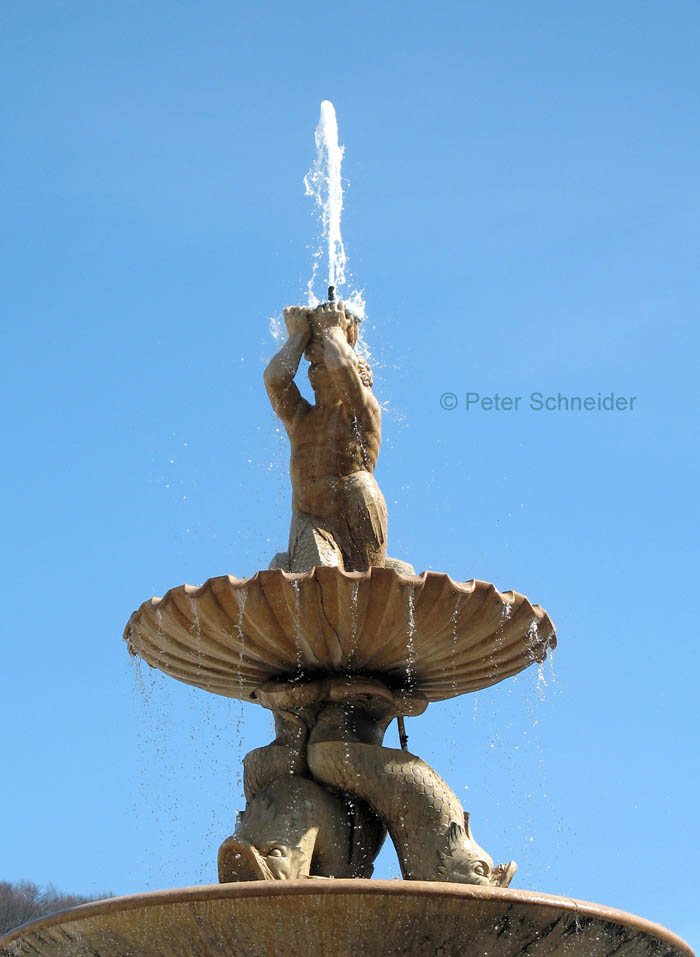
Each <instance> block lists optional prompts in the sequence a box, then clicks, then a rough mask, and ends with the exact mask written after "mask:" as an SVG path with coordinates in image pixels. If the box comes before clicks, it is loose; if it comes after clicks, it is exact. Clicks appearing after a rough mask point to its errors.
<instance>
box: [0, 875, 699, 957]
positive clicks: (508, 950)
mask: <svg viewBox="0 0 700 957" xmlns="http://www.w3.org/2000/svg"><path fill="white" fill-rule="evenodd" d="M0 953H2V955H3V957H20V955H30V954H31V955H33V957H36V955H41V957H88V955H89V957H215V955H216V957H220V955H222V954H226V955H233V954H235V955H236V957H298V955H304V957H322V955H323V957H327V955H329V954H332V955H333V957H357V955H358V954H362V955H363V957H375V955H376V957H398V955H410V957H435V955H436V954H439V955H441V957H465V955H466V957H477V955H478V957H482V955H484V954H487V955H488V957H515V955H517V954H525V953H526V954H527V955H528V957H552V955H560V957H567V955H572V957H612V955H613V954H614V955H615V957H644V955H649V957H651V955H654V957H692V954H693V952H692V950H691V949H690V947H688V945H687V944H685V943H684V941H682V940H681V939H680V938H679V937H676V936H675V935H674V934H672V933H670V932H669V931H667V930H665V929H664V928H663V927H660V926H659V925H658V924H653V923H651V922H650V921H647V920H643V919H642V918H639V917H634V916H632V915H631V914H625V913H623V912H621V911H616V910H613V909H611V908H608V907H601V906H599V905H597V904H589V903H585V902H580V901H575V900H572V899H571V898H563V897H555V896H552V895H548V894H537V893H533V892H529V891H512V890H506V889H503V888H491V887H470V886H465V885H461V884H459V885H458V884H426V883H421V882H407V881H367V880H359V879H357V880H323V879H317V880H313V879H311V880H306V881H280V882H267V881H265V882H252V883H242V884H217V885H211V886H205V887H189V888H183V889H177V890H171V891H155V892H152V893H150V894H138V895H134V896H131V897H121V898H114V899H111V900H106V901H98V902H95V903H92V904H84V905H82V906H80V907H76V908H73V909H72V910H70V911H64V912H63V914H60V915H56V916H53V917H45V918H42V919H41V920H38V921H35V922H34V923H32V924H28V925H25V927H24V929H20V930H18V931H14V932H12V933H10V934H8V935H7V936H6V937H4V938H2V939H1V940H0Z"/></svg>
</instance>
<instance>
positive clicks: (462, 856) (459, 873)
mask: <svg viewBox="0 0 700 957" xmlns="http://www.w3.org/2000/svg"><path fill="white" fill-rule="evenodd" d="M516 870H517V866H516V864H515V861H509V862H508V864H499V865H498V866H497V867H495V866H494V863H493V858H492V857H491V856H490V855H489V854H488V853H487V852H486V851H485V850H484V849H483V847H480V846H479V845H478V844H477V843H476V841H475V840H474V836H473V835H472V832H471V828H470V826H469V814H467V813H465V815H464V825H463V826H462V825H461V824H458V823H457V822H456V821H452V822H451V823H450V826H449V828H448V832H447V838H446V844H445V848H444V850H443V852H442V853H441V854H440V864H439V866H438V868H437V871H438V874H439V875H440V878H441V880H445V881H454V882H455V883H456V884H482V885H484V884H485V885H490V886H492V887H494V886H495V887H508V885H509V884H510V882H511V881H512V879H513V875H514V874H515V871H516Z"/></svg>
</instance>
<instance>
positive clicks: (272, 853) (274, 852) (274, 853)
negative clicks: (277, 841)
mask: <svg viewBox="0 0 700 957" xmlns="http://www.w3.org/2000/svg"><path fill="white" fill-rule="evenodd" d="M265 856H266V857H284V851H283V850H282V848H281V847H272V848H270V850H269V851H268V852H267V854H266V855H265Z"/></svg>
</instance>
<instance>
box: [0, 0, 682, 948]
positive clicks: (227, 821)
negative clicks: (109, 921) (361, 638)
mask: <svg viewBox="0 0 700 957" xmlns="http://www.w3.org/2000/svg"><path fill="white" fill-rule="evenodd" d="M699 21H700V12H699V11H698V7H697V5H695V4H691V3H684V2H678V3H674V4H671V5H667V6H666V7H665V8H664V9H663V10H662V9H661V8H660V7H659V6H658V5H657V4H651V3H645V2H641V3H639V2H637V3H631V2H627V0H621V2H618V3H615V4H609V3H601V2H592V3H591V2H588V3H585V4H584V3H579V2H574V3H570V4H555V3H548V2H536V3H534V4H517V3H514V2H496V3H488V4H487V3H471V2H467V3H462V4H453V3H436V4H431V5H430V6H428V5H418V4H414V5H406V4H396V3H389V4H385V5H383V6H382V7H381V9H377V8H376V7H375V6H374V5H370V4H369V3H367V4H365V3H352V2H350V3H347V4H344V5H343V6H342V7H341V6H340V5H338V6H335V7H334V6H329V5H326V4H319V3H300V4H294V5H292V4H281V3H271V2H265V0H263V2H262V3H260V4H258V5H251V4H246V5H245V6H243V5H237V4H235V3H219V2H206V3H201V4H195V3H193V2H190V0H188V2H178V3H164V2H159V0H153V2H151V3H149V4H146V5H144V4H141V3H136V2H130V0H122V2H120V3H111V4H110V3H102V4H95V3H87V2H75V0H73V2H59V0H57V2H52V3H51V4H41V5H39V4H34V3H25V4H4V5H3V6H2V9H1V10H0V72H1V73H2V83H3V89H4V90H5V96H4V98H3V100H4V102H3V107H2V126H3V149H2V151H1V152H0V177H1V181H2V184H3V216H2V225H1V226H0V231H1V243H2V247H1V248H2V252H1V255H0V302H1V303H2V309H1V314H0V322H1V323H2V339H3V356H4V363H3V376H2V381H1V383H0V389H1V390H2V394H3V399H4V408H5V415H4V418H3V429H4V437H3V449H4V451H5V460H4V463H5V464H4V469H3V486H4V488H3V496H2V501H3V504H4V506H5V508H4V515H3V530H4V533H5V534H4V538H5V541H6V545H5V548H4V549H3V552H4V558H3V562H4V564H5V566H6V567H5V568H4V578H5V581H6V582H7V583H8V585H9V588H8V593H7V594H6V599H5V607H4V616H3V621H4V641H3V663H4V668H3V679H4V680H3V694H2V720H1V721H0V740H1V741H2V753H3V755H4V770H5V777H6V782H7V784H6V785H5V787H4V788H3V789H2V795H1V796H0V814H1V815H2V819H3V820H4V821H5V834H4V836H3V840H2V850H1V851H0V879H8V880H15V879H20V878H29V879H33V880H36V881H39V882H44V881H53V882H54V883H55V884H56V885H57V886H58V887H60V888H61V889H63V890H66V891H74V892H83V893H99V892H100V891H105V890H106V891H112V892H114V893H130V892H136V891H142V890H146V889H156V888H160V887H168V886H177V885H187V884H194V883H202V882H203V883H206V882H209V881H213V880H215V858H216V849H217V847H218V844H219V843H220V841H221V840H222V839H223V837H224V836H226V835H227V834H228V833H230V832H231V830H232V829H233V826H234V817H235V810H236V809H237V808H239V807H241V806H242V797H241V787H240V772H239V761H240V757H241V756H242V754H243V753H245V751H246V750H248V749H250V748H253V747H256V746H259V745H261V744H263V743H265V742H266V741H267V740H269V737H270V725H269V721H268V718H267V716H266V715H265V714H263V713H258V712H257V711H256V709H255V708H254V707H252V706H250V707H249V706H245V707H242V706H241V705H239V703H238V702H228V701H226V700H224V699H217V698H213V697H210V696H207V695H205V694H204V693H202V692H199V691H196V690H194V689H189V688H187V687H185V686H179V685H178V684H177V683H176V682H173V681H170V680H169V679H165V678H161V677H159V676H158V675H157V674H156V673H153V672H149V671H148V669H147V668H146V667H145V666H144V668H143V669H142V671H141V673H140V674H139V673H138V672H137V669H136V668H135V667H134V665H133V664H132V663H131V662H130V661H129V659H128V655H127V653H126V649H125V647H124V644H123V642H122V640H121V633H122V629H123V626H124V624H125V622H126V620H127V619H128V617H129V614H130V613H131V611H132V610H133V609H134V608H135V607H137V606H138V605H139V604H140V603H141V602H142V601H143V600H145V599H146V598H148V597H150V596H151V595H152V594H156V595H161V594H163V593H164V592H165V591H166V590H167V589H168V588H169V587H171V586H174V585H178V584H181V583H182V582H192V583H199V582H202V581H204V580H205V579H206V578H208V577H209V576H212V575H218V574H224V573H231V574H235V575H239V576H245V575H248V574H252V573H253V572H255V570H256V569H258V568H263V567H265V566H266V565H267V562H268V561H269V558H270V557H271V556H272V554H274V552H275V551H277V550H278V549H279V548H280V547H282V545H283V544H284V541H285V539H286V535H287V527H288V513H289V486H288V479H287V477H286V467H287V466H286V459H287V447H286V440H285V439H284V438H283V437H282V436H281V434H280V432H279V429H278V426H277V423H276V422H275V419H274V417H273V415H272V413H271V411H270V409H269V407H268V405H267V401H266V399H265V396H264V391H263V388H262V369H263V367H264V363H265V361H266V360H267V359H268V358H269V357H270V356H271V355H272V353H273V351H274V348H275V343H274V341H273V339H272V338H271V336H270V334H269V331H268V322H269V319H270V317H271V316H275V315H278V314H279V313H280V312H281V309H282V307H283V306H284V305H287V304H290V303H293V302H298V301H300V300H301V298H302V295H303V290H304V288H305V284H306V281H307V279H308V277H309V274H310V269H311V252H310V249H309V248H308V247H309V245H310V244H313V243H314V242H315V239H316V232H317V231H316V224H315V221H314V219H313V216H312V208H311V203H310V201H309V200H308V199H306V198H305V197H304V190H303V184H302V178H303V176H304V173H305V172H306V171H307V169H308V168H309V166H310V163H311V160H312V155H313V131H314V127H315V125H316V122H317V119H318V111H319V104H320V101H321V100H322V99H324V98H329V99H331V100H333V102H334V103H335V106H336V110H337V114H338V120H339V126H340V138H341V142H342V143H344V144H345V147H346V153H345V162H344V173H345V176H346V177H347V181H348V183H347V189H346V197H345V198H346V208H345V213H344V220H343V236H344V239H345V244H346V249H347V251H348V254H349V257H350V268H351V270H352V272H353V274H354V277H355V280H356V282H357V284H358V285H359V286H361V287H364V290H365V297H366V300H367V309H368V319H367V321H366V323H365V338H366V340H367V342H368V344H369V346H370V349H371V352H372V355H373V361H374V368H375V391H376V392H377V394H378V396H379V398H380V399H381V401H382V403H383V405H384V407H385V414H384V442H383V448H382V454H381V457H380V461H379V466H378V470H377V477H378V480H379V482H380V485H381V486H382V488H383V490H384V493H385V496H386V499H387V502H388V503H389V509H390V547H391V551H392V552H393V553H394V554H396V555H398V556H400V557H404V558H407V559H409V560H410V561H412V562H413V564H414V565H415V566H416V568H417V569H418V570H422V569H423V568H432V569H434V570H437V571H446V572H449V574H451V575H452V577H453V578H456V579H461V580H465V579H469V578H472V577H476V578H482V579H486V580H489V581H493V582H494V583H495V584H496V585H497V587H499V588H502V589H508V588H515V589H517V590H519V591H522V592H524V593H525V594H526V595H528V597H529V598H531V599H532V600H533V601H537V602H539V603H541V604H542V605H543V606H544V607H545V608H547V610H548V611H549V613H550V614H551V616H552V618H553V619H554V621H555V622H556V624H557V626H558V633H559V648H558V649H557V651H556V652H555V656H554V661H553V666H552V665H550V664H547V665H546V666H545V669H544V672H543V675H542V676H541V678H540V679H539V681H538V675H537V673H536V671H533V673H532V674H529V673H526V674H523V675H521V676H520V677H519V678H518V679H516V680H514V681H511V682H508V683H504V684H502V685H499V686H496V687H495V688H494V689H492V690H491V691H488V692H483V693H481V694H479V695H478V696H477V698H476V701H475V700H474V696H467V697H466V698H462V699H459V700H458V701H454V702H451V703H443V704H439V705H435V706H433V707H431V708H430V709H429V711H428V713H427V714H426V716H425V717H423V718H421V719H416V720H415V721H411V722H409V728H408V730H409V734H410V735H411V739H410V747H411V748H412V749H413V750H415V751H416V752H417V753H419V754H420V755H421V756H422V757H423V758H425V759H426V760H427V761H428V762H429V763H431V764H433V765H434V766H435V767H436V768H437V769H438V770H439V771H440V772H441V773H443V774H444V776H445V777H446V778H447V779H448V780H449V781H450V783H451V784H452V785H453V787H454V788H455V790H456V791H457V792H458V793H459V794H460V796H462V797H463V798H464V803H465V806H466V807H467V808H468V809H469V810H470V811H471V813H472V823H473V827H474V832H475V835H476V837H477V839H478V840H479V841H480V842H481V843H483V844H484V845H485V846H486V847H487V848H488V850H489V851H491V853H492V854H493V856H494V857H495V858H497V859H498V860H506V859H508V858H510V857H513V858H514V859H515V860H517V861H518V862H519V865H520V870H519V872H518V875H517V877H516V880H515V881H514V885H515V886H518V887H525V888H532V889H537V890H542V891H548V892H552V893H559V894H563V895H566V896H573V897H579V898H583V899H588V900H595V901H598V902H600V903H605V904H609V905H611V906H616V907H620V908H622V909H624V910H629V911H632V912H634V913H638V914H642V915H643V916H645V917H648V918H650V919H653V920H657V921H659V922H661V923H663V924H665V925H667V926H668V927H670V928H671V929H672V930H674V931H676V932H677V933H679V934H681V935H683V936H685V937H686V938H687V939H688V940H689V941H690V942H691V943H695V944H697V942H698V940H700V926H699V922H698V917H697V903H696V889H695V887H693V881H694V875H693V871H692V866H689V864H688V862H690V861H692V859H693V857H694V855H696V854H697V853H698V846H697V839H696V837H695V835H696V831H697V828H696V827H695V826H694V820H695V816H696V807H697V801H696V797H695V795H696V793H697V788H698V785H699V783H700V781H699V777H700V776H699V774H698V756H697V755H698V749H697V729H698V720H697V692H696V683H697V677H696V676H697V667H698V661H697V652H696V647H697V641H696V637H695V630H696V629H695V626H694V624H693V619H692V615H691V614H690V613H691V611H692V608H693V601H694V598H693V595H694V587H695V585H696V576H697V544H696V537H697V536H696V530H697V527H698V504H697V488H698V464H699V463H698V452H697V450H698V416H697V390H696V377H697V370H696V366H697V358H696V357H697V353H698V312H699V307H698V301H699V296H698V292H699V289H698V280H697V262H698V252H699V246H700V236H699V227H698V223H699V222H700V218H699V213H700V193H699V177H698V163H697V157H698V146H699V143H698V140H699V138H700V137H699V126H698V98H697V89H698V79H699V78H700V77H699V73H700V69H699V67H698V55H697V52H698V51H697V36H698V29H699V28H700V22H699ZM535 391H539V392H542V393H544V394H546V395H549V394H554V395H556V394H557V393H558V392H561V393H563V394H565V395H582V396H585V395H594V396H595V395H597V393H598V392H601V393H603V394H607V393H610V392H614V393H615V394H616V395H621V396H632V395H634V396H636V397H637V401H636V404H635V408H634V411H633V412H616V413H605V412H584V413H564V412H546V411H540V412H536V411H532V410H530V409H529V408H525V407H524V406H526V405H527V402H526V397H528V396H529V395H530V393H532V392H535ZM446 392H451V393H454V394H455V395H456V396H457V399H458V404H457V407H456V408H455V409H453V410H451V411H447V410H443V409H442V408H441V406H440V397H441V395H442V394H443V393H446ZM467 392H477V393H479V394H480V395H484V396H486V395H492V394H494V393H496V392H498V393H499V394H500V395H521V396H523V397H525V398H524V399H523V401H522V402H521V409H520V410H519V411H518V412H517V413H515V412H510V413H509V412H494V411H491V412H487V411H483V410H479V409H474V408H472V409H470V411H468V412H467V411H466V410H465V401H464V397H465V395H466V393H467ZM544 682H546V685H545V684H544ZM391 734H392V732H391V731H390V732H389V735H388V737H387V743H389V744H395V742H393V741H391ZM465 789H466V790H465ZM397 873H398V871H397V868H396V864H395V862H394V860H393V855H392V854H391V853H389V852H388V851H387V852H386V853H384V854H383V856H382V859H381V864H380V867H379V868H378V870H377V876H393V875H395V874H397Z"/></svg>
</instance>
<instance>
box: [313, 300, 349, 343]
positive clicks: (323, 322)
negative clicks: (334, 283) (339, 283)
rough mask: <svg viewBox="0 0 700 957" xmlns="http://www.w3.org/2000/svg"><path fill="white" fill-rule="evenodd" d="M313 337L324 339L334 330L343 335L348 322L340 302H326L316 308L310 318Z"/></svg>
mask: <svg viewBox="0 0 700 957" xmlns="http://www.w3.org/2000/svg"><path fill="white" fill-rule="evenodd" d="M310 320H311V328H312V329H313V332H314V335H316V336H319V337H324V336H326V335H328V334H330V333H332V331H334V330H336V329H337V330H339V331H340V332H342V333H343V335H345V330H346V328H347V324H348V320H347V317H346V315H345V306H344V305H343V303H342V302H327V303H323V304H322V305H320V306H317V307H316V308H315V309H314V311H313V312H312V313H311V316H310Z"/></svg>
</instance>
